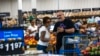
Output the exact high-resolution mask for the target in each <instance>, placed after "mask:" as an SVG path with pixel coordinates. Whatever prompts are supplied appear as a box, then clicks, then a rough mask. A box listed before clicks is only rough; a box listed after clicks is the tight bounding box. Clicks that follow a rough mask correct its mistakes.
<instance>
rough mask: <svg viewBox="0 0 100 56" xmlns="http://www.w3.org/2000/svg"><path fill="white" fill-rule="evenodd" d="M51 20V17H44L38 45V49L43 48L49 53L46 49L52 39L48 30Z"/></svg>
mask: <svg viewBox="0 0 100 56" xmlns="http://www.w3.org/2000/svg"><path fill="white" fill-rule="evenodd" d="M50 22H51V20H50V18H49V17H44V18H43V26H41V27H40V28H39V41H38V45H37V50H43V52H44V53H47V51H46V49H47V46H48V44H49V43H48V42H49V40H50V32H49V30H48V27H49V26H50Z"/></svg>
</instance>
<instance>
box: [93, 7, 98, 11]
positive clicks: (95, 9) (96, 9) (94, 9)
mask: <svg viewBox="0 0 100 56" xmlns="http://www.w3.org/2000/svg"><path fill="white" fill-rule="evenodd" d="M98 10H100V8H92V11H98Z"/></svg>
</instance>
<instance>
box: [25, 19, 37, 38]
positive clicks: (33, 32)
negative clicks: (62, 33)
mask: <svg viewBox="0 0 100 56" xmlns="http://www.w3.org/2000/svg"><path fill="white" fill-rule="evenodd" d="M30 23H31V25H30V26H28V28H27V31H28V32H29V34H30V36H34V37H35V35H36V33H37V29H38V27H37V26H36V25H35V20H34V19H32V20H30Z"/></svg>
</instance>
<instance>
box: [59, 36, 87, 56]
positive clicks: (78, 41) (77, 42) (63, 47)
mask: <svg viewBox="0 0 100 56" xmlns="http://www.w3.org/2000/svg"><path fill="white" fill-rule="evenodd" d="M74 37H78V38H77V41H76V40H75V41H73V42H71V41H70V42H69V38H74ZM83 37H84V38H83ZM82 39H86V40H88V37H87V35H82V34H76V35H66V36H64V37H63V39H62V48H61V50H60V51H59V53H60V54H65V53H76V54H77V56H81V55H80V54H81V50H80V48H79V45H78V44H80V42H81V41H82ZM66 44H74V49H66V48H65V47H67V46H66Z"/></svg>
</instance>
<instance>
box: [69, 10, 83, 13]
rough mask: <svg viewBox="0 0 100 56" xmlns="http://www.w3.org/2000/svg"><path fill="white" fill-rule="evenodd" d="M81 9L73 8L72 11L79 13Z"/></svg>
mask: <svg viewBox="0 0 100 56" xmlns="http://www.w3.org/2000/svg"><path fill="white" fill-rule="evenodd" d="M80 11H81V9H73V10H71V12H74V13H77V12H80Z"/></svg>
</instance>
